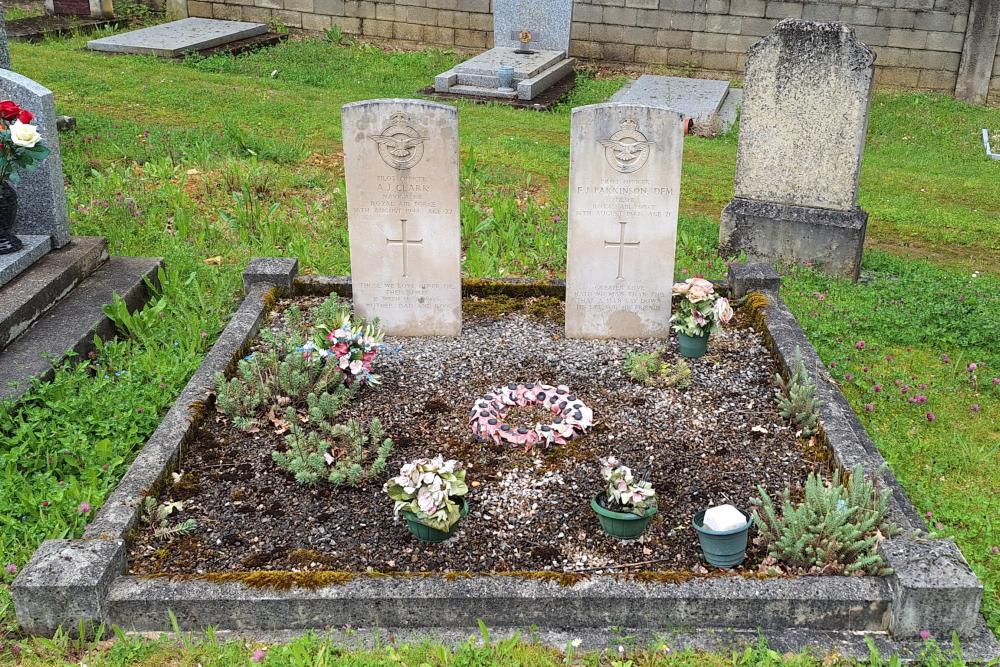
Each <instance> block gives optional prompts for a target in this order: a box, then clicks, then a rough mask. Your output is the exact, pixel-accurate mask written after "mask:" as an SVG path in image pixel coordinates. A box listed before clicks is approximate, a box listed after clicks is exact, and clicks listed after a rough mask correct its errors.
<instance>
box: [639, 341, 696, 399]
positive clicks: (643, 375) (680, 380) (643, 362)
mask: <svg viewBox="0 0 1000 667" xmlns="http://www.w3.org/2000/svg"><path fill="white" fill-rule="evenodd" d="M623 368H624V370H625V374H626V375H628V376H629V378H631V379H632V380H633V381H635V382H638V383H639V384H641V385H643V386H645V387H677V388H678V389H687V388H688V387H690V386H691V366H690V365H689V364H688V363H687V362H686V361H684V360H683V359H678V360H677V362H676V363H674V364H671V363H668V362H667V361H665V360H664V359H663V350H662V349H661V350H657V351H655V352H636V351H633V352H629V353H628V355H626V357H625V363H624V365H623Z"/></svg>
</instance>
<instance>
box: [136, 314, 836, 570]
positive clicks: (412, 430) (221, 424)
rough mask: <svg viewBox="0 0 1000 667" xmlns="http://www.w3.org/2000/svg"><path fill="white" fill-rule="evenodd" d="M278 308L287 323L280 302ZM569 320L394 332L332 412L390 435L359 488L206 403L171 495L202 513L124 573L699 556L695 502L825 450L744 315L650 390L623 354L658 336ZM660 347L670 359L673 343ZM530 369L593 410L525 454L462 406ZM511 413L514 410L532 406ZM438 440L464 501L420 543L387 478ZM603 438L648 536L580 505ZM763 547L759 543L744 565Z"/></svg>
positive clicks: (779, 477)
mask: <svg viewBox="0 0 1000 667" xmlns="http://www.w3.org/2000/svg"><path fill="white" fill-rule="evenodd" d="M299 303H300V304H301V305H302V306H303V307H304V308H307V307H310V306H312V305H315V304H316V303H318V300H316V299H300V300H299ZM283 305H285V306H287V303H286V304H283ZM270 317H271V319H270V320H269V326H270V328H271V329H272V330H275V331H278V330H280V329H281V327H282V324H283V320H282V308H280V307H279V308H278V309H277V310H276V311H275V312H273V313H272V314H271V316H270ZM562 333H563V328H562V322H561V321H558V322H557V321H555V320H552V319H544V318H543V319H539V318H535V317H530V316H527V315H523V314H506V315H499V316H495V317H491V316H482V317H473V318H467V319H466V322H465V326H464V329H463V333H462V335H461V337H459V338H455V339H448V338H388V339H387V340H386V350H385V351H384V352H383V353H382V354H380V356H379V357H378V359H377V360H376V372H378V373H380V374H381V375H382V379H383V384H382V385H381V386H380V387H373V388H366V389H364V390H363V391H362V393H361V394H359V396H358V398H357V399H356V400H355V401H354V402H353V403H352V404H351V405H349V406H348V407H347V408H346V409H345V410H344V412H343V413H342V415H341V417H342V418H343V419H345V420H346V419H347V418H348V417H358V418H361V419H371V418H372V417H378V418H379V419H381V420H382V423H383V425H384V426H385V428H386V431H387V433H388V434H389V436H391V437H392V438H393V439H394V440H395V443H396V447H395V450H394V451H393V453H392V456H391V458H390V461H389V469H388V470H387V471H386V473H385V474H383V475H382V477H381V478H379V479H378V480H377V481H374V482H371V483H369V484H367V485H365V486H364V487H362V488H356V489H351V488H332V487H330V486H328V485H320V486H316V487H303V486H301V485H299V484H297V483H295V481H294V480H293V479H292V477H291V475H290V474H288V473H287V472H285V471H284V470H282V469H280V468H278V467H277V466H276V465H275V464H274V462H273V461H272V458H271V452H272V451H273V450H275V449H284V442H283V440H282V438H281V437H280V436H277V435H275V434H274V433H270V432H268V431H267V429H262V430H261V432H259V433H255V434H247V433H243V432H242V431H239V430H238V429H236V428H234V427H232V426H231V425H230V424H229V423H228V420H227V419H226V418H225V417H224V416H222V415H214V416H210V417H209V418H208V419H206V420H204V422H203V424H202V426H201V428H200V430H199V434H198V436H197V437H196V439H195V440H194V442H193V443H192V444H191V445H190V446H189V447H188V448H187V451H186V456H185V457H184V460H183V461H182V469H183V474H182V475H181V477H180V481H178V482H176V483H175V484H174V485H173V486H171V487H170V488H168V489H167V490H166V491H165V492H164V494H163V498H164V499H172V500H181V501H183V502H184V509H183V511H182V512H181V513H179V514H177V515H176V519H175V520H181V519H184V518H188V517H193V518H194V519H196V520H197V522H198V528H197V529H196V530H195V531H194V532H193V533H191V534H190V535H186V536H175V537H173V538H154V537H153V536H152V535H151V534H150V533H149V531H146V530H140V531H138V534H137V536H136V539H135V540H134V541H133V543H132V545H131V553H130V558H129V562H130V565H131V568H132V570H133V572H136V573H143V574H149V573H158V572H173V573H192V572H213V571H249V570H261V569H265V570H287V569H325V570H344V571H364V570H365V569H366V568H372V569H374V570H377V571H384V572H389V571H447V570H451V571H474V572H505V571H529V570H530V571H537V570H553V571H577V570H588V571H601V568H613V567H614V566H619V567H620V566H623V565H625V564H629V563H643V565H642V566H641V567H642V569H645V570H688V571H689V570H692V569H694V570H697V571H701V565H700V564H701V563H702V561H701V554H700V550H699V548H698V541H697V536H696V534H695V532H694V530H693V529H692V528H691V518H692V516H693V515H694V514H695V513H696V512H698V511H699V510H701V509H704V508H706V507H709V506H711V505H715V504H721V503H731V504H733V505H736V506H738V507H743V508H747V507H748V506H749V500H750V498H751V497H752V496H753V495H754V494H755V487H756V485H757V484H762V485H763V486H764V487H765V488H766V489H767V490H768V492H770V493H772V494H774V493H778V492H780V490H781V489H782V488H783V487H784V486H785V485H786V484H787V483H791V484H793V485H798V484H800V483H801V482H803V481H804V480H805V477H806V474H807V472H808V471H809V470H811V469H813V468H815V467H816V466H817V465H819V464H818V463H817V461H816V458H815V454H814V453H811V452H810V451H809V448H808V447H806V446H804V445H803V444H802V443H801V442H800V441H798V440H797V439H796V438H795V436H794V433H793V432H792V431H791V430H790V428H789V427H788V426H787V425H785V424H784V422H783V420H782V419H781V417H780V416H779V415H778V413H777V410H776V408H775V405H774V402H773V400H772V398H771V396H772V388H771V383H772V378H773V376H774V373H775V363H774V361H773V360H772V358H771V355H770V353H769V352H768V351H767V349H766V348H765V347H764V346H763V343H762V336H761V334H760V333H759V332H757V331H755V330H754V329H752V328H751V327H750V326H749V324H748V323H747V322H746V321H745V318H743V317H738V318H737V325H736V326H732V327H730V328H728V329H727V330H726V331H724V332H723V333H722V334H719V335H716V336H713V337H712V339H711V344H710V346H709V353H708V354H707V355H706V356H705V357H703V358H701V359H696V360H693V361H692V362H691V367H692V371H693V375H692V384H691V387H690V388H689V389H687V390H678V389H672V388H668V389H657V388H647V387H643V386H641V385H638V384H636V383H634V382H632V381H631V380H629V379H628V377H627V376H626V375H625V374H624V373H623V371H622V362H623V360H624V358H625V355H626V354H627V353H628V352H629V351H631V350H636V349H641V350H655V349H657V348H659V347H662V346H663V345H664V344H663V341H655V340H612V341H591V340H567V339H565V338H563V335H562ZM666 347H667V353H666V357H667V359H668V360H669V361H671V362H673V361H674V360H676V358H677V344H676V340H675V339H673V340H671V341H670V342H669V344H668V345H667V346H666ZM536 381H538V382H543V383H547V384H551V385H568V386H569V388H570V389H571V390H572V391H573V392H574V393H575V394H576V395H578V396H579V397H580V399H581V400H583V401H585V402H586V404H587V405H588V406H590V407H591V408H592V409H593V411H594V420H595V425H594V427H593V429H592V430H591V431H590V433H589V434H588V435H586V436H583V437H579V438H576V439H574V440H571V441H570V442H569V443H568V444H566V445H559V446H554V447H551V448H548V449H544V450H542V449H533V450H531V451H527V452H526V451H524V450H523V449H520V448H511V447H502V446H496V445H492V444H482V443H477V442H474V441H473V439H472V436H471V434H470V433H469V430H468V426H467V419H468V414H469V410H470V409H471V407H472V404H473V402H474V401H475V399H476V398H477V397H478V396H480V395H482V394H484V393H486V392H488V391H490V390H491V389H493V388H495V387H498V386H500V385H502V384H506V383H508V382H536ZM515 412H516V409H515V410H512V411H511V414H510V419H511V421H515V422H516V421H518V420H520V421H524V420H525V419H527V418H530V416H529V415H528V414H522V415H515V414H514V413H515ZM518 425H520V424H518ZM439 452H440V453H442V454H444V455H445V456H446V457H449V458H456V459H458V460H459V461H462V462H463V463H464V464H465V465H466V467H467V469H468V475H467V481H468V482H470V487H471V489H470V493H469V496H468V500H469V503H470V508H471V512H470V514H469V516H468V517H466V518H465V519H464V520H463V521H462V523H461V525H460V530H459V531H458V533H457V534H456V536H455V537H454V538H452V539H451V540H449V541H447V542H445V543H442V544H439V545H431V546H428V545H424V544H422V543H420V542H418V541H416V540H415V539H414V538H413V537H411V536H410V534H409V532H408V530H407V528H406V526H405V524H404V523H402V522H394V520H393V517H392V501H390V500H389V499H388V497H387V496H385V495H384V494H383V492H382V483H383V482H384V481H385V479H387V478H388V477H389V476H390V475H394V474H396V471H397V470H398V469H399V467H400V465H402V463H403V462H404V461H406V460H409V459H412V458H416V457H420V456H432V455H434V454H436V453H439ZM610 453H613V454H615V455H616V456H618V457H619V458H620V459H622V461H623V463H625V464H626V465H629V466H631V467H632V468H633V470H634V471H636V473H637V476H638V477H640V478H642V479H648V480H649V481H651V482H652V483H653V486H654V488H655V489H656V490H657V492H658V494H659V513H658V514H657V515H656V516H655V517H654V519H653V521H652V523H651V524H650V526H649V528H648V529H647V531H646V533H645V535H644V536H643V537H642V538H641V539H640V540H636V541H633V542H625V541H619V540H615V539H613V538H610V537H607V536H606V535H604V534H603V533H602V531H601V529H600V526H599V524H598V522H597V518H596V517H595V516H594V514H593V511H592V510H591V508H590V506H589V502H590V499H591V497H592V496H593V495H594V494H595V493H597V492H598V491H600V490H601V480H600V472H599V465H598V463H597V459H598V457H599V456H603V455H607V454H610ZM763 555H764V554H762V553H760V551H759V548H758V547H754V546H751V550H750V555H749V558H748V561H747V562H746V564H745V565H744V567H745V568H748V569H753V568H755V567H756V565H757V564H758V563H759V562H760V560H761V558H762V557H763Z"/></svg>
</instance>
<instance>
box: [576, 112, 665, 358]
mask: <svg viewBox="0 0 1000 667" xmlns="http://www.w3.org/2000/svg"><path fill="white" fill-rule="evenodd" d="M570 141H571V151H570V177H569V178H570V181H569V249H568V261H567V270H566V335H567V336H568V337H571V338H642V337H652V338H666V337H668V336H669V335H670V322H669V320H670V299H671V291H670V288H671V286H672V284H673V276H674V249H675V246H676V242H677V210H678V202H679V198H680V173H681V153H682V150H683V141H684V136H683V131H682V125H681V116H680V114H678V113H676V112H674V111H670V110H668V109H663V108H654V107H645V106H641V105H632V104H595V105H591V106H586V107H580V108H578V109H574V110H573V119H572V128H571V139H570Z"/></svg>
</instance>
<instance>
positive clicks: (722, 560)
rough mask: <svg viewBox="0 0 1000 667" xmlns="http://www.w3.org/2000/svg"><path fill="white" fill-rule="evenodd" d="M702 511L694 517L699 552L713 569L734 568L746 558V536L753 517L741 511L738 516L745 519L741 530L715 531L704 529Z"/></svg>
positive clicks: (703, 513) (693, 522) (703, 514)
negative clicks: (699, 544) (699, 547)
mask: <svg viewBox="0 0 1000 667" xmlns="http://www.w3.org/2000/svg"><path fill="white" fill-rule="evenodd" d="M706 511H707V510H702V511H700V512H698V514H696V515H695V517H694V521H692V522H691V523H692V524H694V529H695V530H696V531H698V541H699V542H701V551H702V553H703V554H704V555H705V560H707V561H708V564H709V565H712V566H714V567H723V568H729V567H736V566H737V565H739V564H740V563H742V562H743V559H744V558H746V557H747V535H749V533H750V526H751V525H753V517H752V516H751V515H750V514H747V513H746V512H744V511H743V510H740V514H742V515H743V516H745V517H746V518H747V523H746V525H745V526H743V527H742V528H734V529H733V530H724V531H716V530H712V529H710V528H705V526H704V525H702V524H703V523H704V520H705V512H706Z"/></svg>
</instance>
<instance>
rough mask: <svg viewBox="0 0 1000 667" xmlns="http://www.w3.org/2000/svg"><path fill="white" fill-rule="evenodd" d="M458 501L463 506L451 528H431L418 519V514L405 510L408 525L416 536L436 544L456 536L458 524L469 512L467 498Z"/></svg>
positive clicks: (423, 540) (422, 540) (403, 512)
mask: <svg viewBox="0 0 1000 667" xmlns="http://www.w3.org/2000/svg"><path fill="white" fill-rule="evenodd" d="M452 499H453V500H454V496H452ZM458 503H459V505H460V506H461V507H460V508H459V510H458V516H459V519H458V521H456V522H455V524H454V525H453V526H452V527H451V529H449V530H438V529H437V528H431V527H430V526H428V525H425V524H422V523H420V520H419V519H417V515H416V514H414V513H413V512H409V511H407V510H403V511H402V515H403V518H404V519H406V526H407V527H408V528H409V529H410V532H411V533H413V536H414V537H415V538H417V539H418V540H420V541H421V542H430V543H432V544H436V543H438V542H444V541H445V540H447V539H448V538H450V537H452V536H454V535H455V533H456V532H458V524H460V523H462V519H463V518H465V516H466V515H467V514H468V513H469V503H467V502H465V498H459V499H458Z"/></svg>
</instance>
